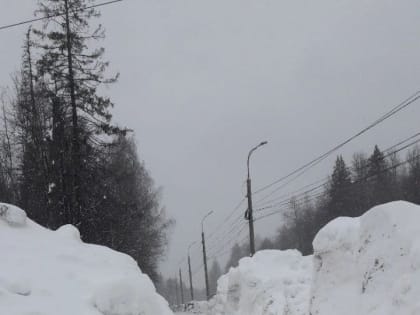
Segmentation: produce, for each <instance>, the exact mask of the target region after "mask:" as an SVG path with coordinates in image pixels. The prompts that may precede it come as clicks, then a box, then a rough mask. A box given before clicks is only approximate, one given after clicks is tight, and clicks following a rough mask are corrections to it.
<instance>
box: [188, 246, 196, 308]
mask: <svg viewBox="0 0 420 315" xmlns="http://www.w3.org/2000/svg"><path fill="white" fill-rule="evenodd" d="M195 244H197V241H194V242H192V243H191V244H190V246H188V272H189V274H190V293H191V301H194V288H193V282H192V273H191V259H190V249H191V247H192V246H194V245H195Z"/></svg>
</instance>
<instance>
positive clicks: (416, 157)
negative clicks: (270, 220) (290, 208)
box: [254, 140, 420, 222]
mask: <svg viewBox="0 0 420 315" xmlns="http://www.w3.org/2000/svg"><path fill="white" fill-rule="evenodd" d="M419 141H420V140H419ZM418 158H420V154H418V155H416V156H414V157H411V158H409V159H407V160H405V161H403V162H400V163H397V164H395V165H392V166H390V167H387V168H386V169H384V170H381V171H380V172H377V173H374V174H370V175H368V176H365V177H363V178H361V179H359V180H357V181H356V182H354V183H353V184H357V183H360V182H363V181H365V180H367V179H369V178H371V177H373V176H376V175H379V174H381V173H384V172H387V171H390V170H392V169H396V168H398V167H400V166H403V165H405V164H407V163H410V162H412V161H413V160H415V159H418ZM350 188H353V186H349V187H348V188H347V189H350ZM326 193H327V192H323V193H321V194H320V196H322V195H324V194H326ZM281 212H282V209H277V210H275V211H273V212H271V213H268V214H265V215H262V216H259V217H256V218H255V220H254V222H258V221H260V220H262V219H264V218H267V217H270V216H272V215H275V214H278V213H281Z"/></svg>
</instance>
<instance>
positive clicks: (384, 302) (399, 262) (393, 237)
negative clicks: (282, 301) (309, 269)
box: [311, 202, 420, 315]
mask: <svg viewBox="0 0 420 315" xmlns="http://www.w3.org/2000/svg"><path fill="white" fill-rule="evenodd" d="M313 244H314V250H315V252H314V283H313V290H312V301H311V314H312V315H317V314H319V315H335V314H340V315H354V314H359V315H396V314H398V315H419V314H420V300H419V297H420V207H419V206H417V205H413V204H410V203H407V202H392V203H388V204H385V205H381V206H377V207H375V208H373V209H371V210H370V211H368V212H367V213H366V214H364V215H363V216H361V217H360V218H354V219H351V218H338V219H336V220H334V221H332V222H330V223H329V224H328V225H327V226H325V227H324V228H323V229H322V230H321V231H320V232H319V233H318V235H317V236H316V238H315V240H314V243H313Z"/></svg>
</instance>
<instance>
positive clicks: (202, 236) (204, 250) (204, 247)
mask: <svg viewBox="0 0 420 315" xmlns="http://www.w3.org/2000/svg"><path fill="white" fill-rule="evenodd" d="M212 213H213V211H210V212H209V213H207V214H206V215H205V216H204V218H203V219H202V220H201V243H202V244H203V262H204V278H205V281H206V296H207V301H208V300H209V299H210V289H209V276H208V274H207V256H206V241H205V238H204V220H205V219H206V218H207V217H208V216H209V215H210V214H212Z"/></svg>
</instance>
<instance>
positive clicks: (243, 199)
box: [207, 197, 246, 239]
mask: <svg viewBox="0 0 420 315" xmlns="http://www.w3.org/2000/svg"><path fill="white" fill-rule="evenodd" d="M245 200H246V199H245V197H244V198H242V199H241V201H240V202H239V203H238V204H237V205H236V207H235V208H233V210H232V211H231V212H230V213H229V214H228V215H227V216H226V217H225V219H224V220H223V222H222V223H221V224H220V225H218V226H217V227H216V228H215V229H214V230H213V231H212V232H210V234H209V236H207V239H210V238H212V237H213V236H214V235H215V234H216V232H217V231H218V230H220V228H221V227H222V226H224V225H225V224H226V223H228V222H229V220H230V219H231V218H232V216H233V215H234V214H235V212H236V211H238V210H239V209H240V207H241V205H242V204H243V202H244V201H245Z"/></svg>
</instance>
